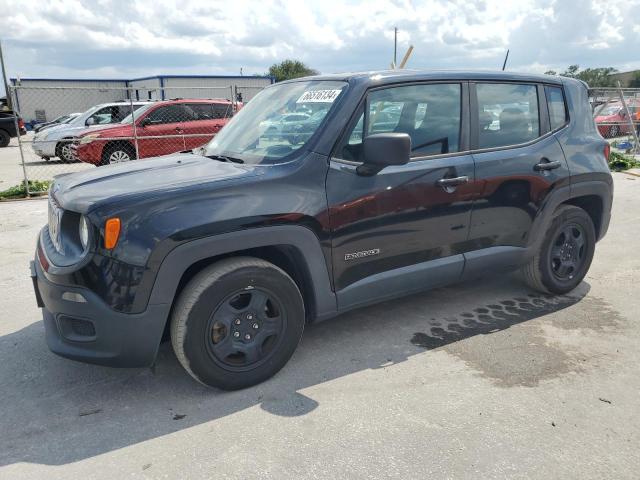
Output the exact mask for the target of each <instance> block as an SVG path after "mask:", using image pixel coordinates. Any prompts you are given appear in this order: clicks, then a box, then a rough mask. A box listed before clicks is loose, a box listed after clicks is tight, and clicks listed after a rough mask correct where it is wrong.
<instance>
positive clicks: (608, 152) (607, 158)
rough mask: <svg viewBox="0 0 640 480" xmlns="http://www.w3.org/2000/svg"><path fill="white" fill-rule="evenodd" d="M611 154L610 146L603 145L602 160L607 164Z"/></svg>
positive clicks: (607, 144)
mask: <svg viewBox="0 0 640 480" xmlns="http://www.w3.org/2000/svg"><path fill="white" fill-rule="evenodd" d="M610 153H611V145H609V143H605V144H604V159H605V160H606V161H607V162H609V154H610Z"/></svg>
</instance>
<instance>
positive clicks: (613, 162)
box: [609, 152, 640, 172]
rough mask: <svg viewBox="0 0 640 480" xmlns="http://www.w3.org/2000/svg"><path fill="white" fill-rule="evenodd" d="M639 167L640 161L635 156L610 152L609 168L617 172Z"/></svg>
mask: <svg viewBox="0 0 640 480" xmlns="http://www.w3.org/2000/svg"><path fill="white" fill-rule="evenodd" d="M638 167H640V162H638V161H637V160H636V159H635V158H633V157H629V156H628V155H625V154H623V153H618V152H611V153H610V154H609V168H610V169H611V170H613V171H615V172H621V171H623V170H629V169H630V168H638Z"/></svg>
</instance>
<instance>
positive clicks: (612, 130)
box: [609, 125, 620, 138]
mask: <svg viewBox="0 0 640 480" xmlns="http://www.w3.org/2000/svg"><path fill="white" fill-rule="evenodd" d="M618 135H620V127H618V125H612V126H611V128H610V129H609V137H610V138H615V137H617V136H618Z"/></svg>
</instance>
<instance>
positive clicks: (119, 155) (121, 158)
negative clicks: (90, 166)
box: [109, 150, 131, 163]
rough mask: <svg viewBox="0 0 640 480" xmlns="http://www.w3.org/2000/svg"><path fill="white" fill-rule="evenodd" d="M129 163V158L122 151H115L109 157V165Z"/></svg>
mask: <svg viewBox="0 0 640 480" xmlns="http://www.w3.org/2000/svg"><path fill="white" fill-rule="evenodd" d="M129 161H131V157H130V156H129V154H128V153H127V152H125V151H123V150H116V151H115V152H112V153H111V155H109V163H124V162H129Z"/></svg>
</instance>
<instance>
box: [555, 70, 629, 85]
mask: <svg viewBox="0 0 640 480" xmlns="http://www.w3.org/2000/svg"><path fill="white" fill-rule="evenodd" d="M617 71H618V70H616V69H615V68H613V67H603V68H585V69H584V70H580V66H579V65H569V66H568V67H567V69H566V70H565V71H564V72H562V73H557V72H556V71H554V70H547V71H546V72H544V73H545V74H546V75H560V76H562V77H570V78H577V79H578V80H582V81H583V82H587V85H589V86H590V87H592V88H593V87H615V86H616V83H615V81H614V79H613V78H611V74H612V73H616V72H617Z"/></svg>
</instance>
